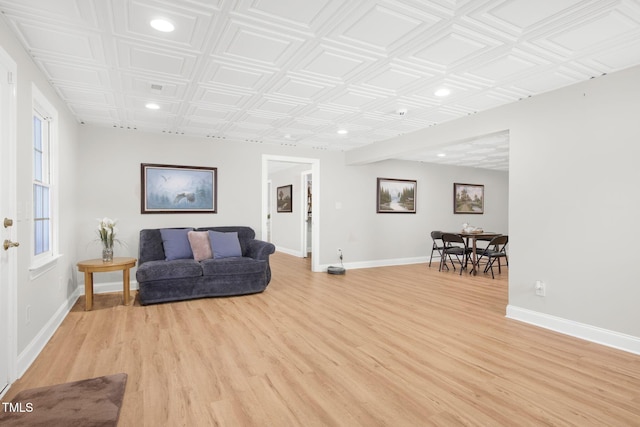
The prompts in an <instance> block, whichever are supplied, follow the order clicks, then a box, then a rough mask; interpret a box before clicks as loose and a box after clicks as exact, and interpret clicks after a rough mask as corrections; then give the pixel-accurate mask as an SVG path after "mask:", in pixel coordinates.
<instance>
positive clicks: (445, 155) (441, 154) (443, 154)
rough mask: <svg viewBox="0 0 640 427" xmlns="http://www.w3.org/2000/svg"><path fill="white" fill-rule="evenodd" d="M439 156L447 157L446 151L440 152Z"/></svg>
mask: <svg viewBox="0 0 640 427" xmlns="http://www.w3.org/2000/svg"><path fill="white" fill-rule="evenodd" d="M438 157H447V154H446V153H438Z"/></svg>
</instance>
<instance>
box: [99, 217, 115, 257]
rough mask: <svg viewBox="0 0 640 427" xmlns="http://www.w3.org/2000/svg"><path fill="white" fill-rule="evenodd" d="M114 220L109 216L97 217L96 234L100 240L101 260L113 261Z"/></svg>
mask: <svg viewBox="0 0 640 427" xmlns="http://www.w3.org/2000/svg"><path fill="white" fill-rule="evenodd" d="M116 231H117V229H116V221H115V220H112V219H111V218H107V217H104V218H102V219H99V218H98V236H100V241H101V242H102V262H112V261H113V244H114V243H115V242H117V241H118V240H117V239H116Z"/></svg>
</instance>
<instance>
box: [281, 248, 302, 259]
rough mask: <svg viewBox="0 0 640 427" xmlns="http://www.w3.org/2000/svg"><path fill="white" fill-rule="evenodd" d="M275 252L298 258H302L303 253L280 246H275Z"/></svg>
mask: <svg viewBox="0 0 640 427" xmlns="http://www.w3.org/2000/svg"><path fill="white" fill-rule="evenodd" d="M276 251H278V252H282V253H283V254H287V255H293V256H295V257H298V258H302V257H303V253H302V252H300V251H299V250H295V249H288V248H283V247H282V246H276Z"/></svg>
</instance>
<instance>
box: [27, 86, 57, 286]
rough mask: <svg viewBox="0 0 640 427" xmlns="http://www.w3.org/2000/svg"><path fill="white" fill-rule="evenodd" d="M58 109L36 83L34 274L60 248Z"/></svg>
mask: <svg viewBox="0 0 640 427" xmlns="http://www.w3.org/2000/svg"><path fill="white" fill-rule="evenodd" d="M56 119H57V111H56V110H55V109H54V108H53V107H52V106H51V104H50V103H49V102H48V101H47V99H46V98H45V97H44V96H43V95H42V93H40V91H39V90H38V89H37V88H36V87H35V86H33V151H32V153H33V163H32V165H33V186H32V187H33V197H32V200H33V210H32V213H31V215H32V239H33V240H32V242H33V246H32V248H33V249H32V256H31V258H32V259H31V268H30V270H31V272H32V277H34V272H35V275H39V274H41V273H43V272H44V271H46V270H48V268H49V267H52V265H51V263H52V262H53V261H55V260H56V259H57V258H58V256H59V254H58V250H57V235H56V233H57V230H58V227H57V222H58V218H57V211H56V206H57V200H56V195H57V189H56V183H57V180H56V175H55V171H56V167H55V166H56V165H55V160H56V156H55V153H56V126H55V124H56Z"/></svg>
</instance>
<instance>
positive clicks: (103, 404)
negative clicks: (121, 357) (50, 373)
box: [0, 373, 127, 427]
mask: <svg viewBox="0 0 640 427" xmlns="http://www.w3.org/2000/svg"><path fill="white" fill-rule="evenodd" d="M126 385H127V374H124V373H121V374H115V375H108V376H104V377H98V378H92V379H88V380H82V381H75V382H71V383H65V384H58V385H53V386H49V387H40V388H33V389H31V390H23V391H21V392H20V393H18V394H17V395H16V397H15V398H13V400H12V401H11V404H9V403H7V402H3V403H2V406H0V426H2V427H9V426H12V427H13V426H25V427H27V426H28V427H35V426H47V427H53V426H56V427H57V426H61V427H62V426H64V427H70V426H78V427H94V426H96V427H97V426H100V427H111V426H114V427H115V426H117V425H118V417H119V416H120V407H121V406H122V398H123V397H124V389H125V387H126Z"/></svg>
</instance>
